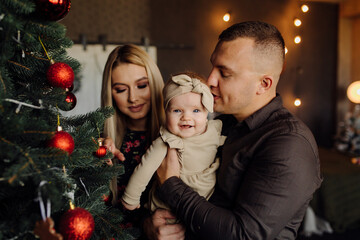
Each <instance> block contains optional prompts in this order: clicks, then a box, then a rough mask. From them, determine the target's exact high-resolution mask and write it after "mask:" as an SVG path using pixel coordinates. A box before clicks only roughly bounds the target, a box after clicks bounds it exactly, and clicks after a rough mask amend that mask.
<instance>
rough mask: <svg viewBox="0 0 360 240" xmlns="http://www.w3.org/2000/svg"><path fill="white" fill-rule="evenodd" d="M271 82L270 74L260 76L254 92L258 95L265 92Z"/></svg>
mask: <svg viewBox="0 0 360 240" xmlns="http://www.w3.org/2000/svg"><path fill="white" fill-rule="evenodd" d="M272 84H273V78H272V76H269V75H265V76H263V77H262V79H261V82H260V84H259V88H258V91H257V92H256V93H257V94H258V95H260V94H263V93H265V92H266V91H268V90H269V89H270V88H271V86H272Z"/></svg>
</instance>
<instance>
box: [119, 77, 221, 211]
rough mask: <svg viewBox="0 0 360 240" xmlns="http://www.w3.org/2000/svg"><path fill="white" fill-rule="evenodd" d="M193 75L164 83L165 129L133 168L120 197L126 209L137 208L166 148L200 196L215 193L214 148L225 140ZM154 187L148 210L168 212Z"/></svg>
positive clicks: (207, 95) (209, 99)
mask: <svg viewBox="0 0 360 240" xmlns="http://www.w3.org/2000/svg"><path fill="white" fill-rule="evenodd" d="M201 80H203V78H201V77H200V76H198V75H197V74H196V73H192V72H189V73H185V74H177V75H175V76H173V77H172V78H171V79H170V80H168V82H167V83H166V84H165V87H164V90H163V93H164V107H165V113H166V124H165V125H166V128H165V127H162V128H161V129H160V137H159V138H157V139H156V140H155V141H154V142H153V143H152V145H151V146H150V148H149V149H148V150H147V152H146V153H145V154H144V156H143V157H142V159H141V163H139V165H138V166H137V167H136V169H135V171H134V173H133V174H132V176H131V178H130V180H129V183H128V185H127V187H126V189H125V192H124V195H123V196H122V203H123V205H124V207H125V208H127V209H128V210H134V209H136V208H138V207H139V206H140V205H139V204H140V196H141V193H142V192H143V191H144V190H145V188H146V186H147V184H148V183H149V181H150V180H151V178H152V176H153V174H154V173H155V172H156V170H157V169H158V167H159V166H160V164H161V162H162V161H163V159H164V157H165V156H166V154H167V148H168V146H169V147H170V148H175V149H177V152H178V157H179V162H180V178H181V179H182V180H183V181H184V183H186V184H187V185H188V186H190V187H191V188H193V189H194V190H195V191H197V192H198V193H199V194H200V195H201V196H203V197H205V198H206V199H209V198H210V196H211V194H212V193H213V191H214V186H215V181H216V170H217V169H218V167H219V160H218V159H216V160H215V155H216V152H217V148H218V147H219V146H221V145H222V144H223V143H224V141H225V137H224V136H221V128H222V122H221V121H220V120H208V119H207V116H208V113H209V112H213V104H214V102H213V96H212V94H211V92H210V89H209V88H208V87H207V86H206V85H205V84H204V83H202V82H201ZM155 189H156V184H155V185H153V187H152V189H151V191H150V200H149V205H150V209H151V211H155V210H156V209H157V208H165V209H168V208H167V206H166V205H165V204H164V203H163V202H162V201H161V200H160V199H158V198H157V196H156V194H155Z"/></svg>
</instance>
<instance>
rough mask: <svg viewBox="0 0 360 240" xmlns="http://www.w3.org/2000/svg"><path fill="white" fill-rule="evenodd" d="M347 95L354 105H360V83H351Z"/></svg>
mask: <svg viewBox="0 0 360 240" xmlns="http://www.w3.org/2000/svg"><path fill="white" fill-rule="evenodd" d="M346 95H347V97H348V98H349V99H350V101H352V102H353V103H360V81H356V82H353V83H351V84H350V85H349V87H348V88H347V92H346Z"/></svg>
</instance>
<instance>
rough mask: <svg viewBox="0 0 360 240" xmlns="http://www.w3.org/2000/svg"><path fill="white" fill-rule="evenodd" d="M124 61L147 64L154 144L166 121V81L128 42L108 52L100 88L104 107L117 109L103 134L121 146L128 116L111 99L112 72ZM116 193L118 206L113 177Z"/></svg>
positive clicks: (149, 129) (149, 135)
mask: <svg viewBox="0 0 360 240" xmlns="http://www.w3.org/2000/svg"><path fill="white" fill-rule="evenodd" d="M122 63H130V64H135V65H138V66H141V67H144V68H145V70H146V73H147V77H148V80H149V86H150V94H151V107H150V112H149V117H148V121H147V126H146V137H147V141H148V142H149V143H151V142H152V141H153V140H155V138H156V137H157V136H158V134H159V129H160V126H161V125H162V124H163V123H164V120H165V114H164V109H163V107H162V106H163V95H162V89H163V87H164V81H163V78H162V76H161V73H160V71H159V68H158V67H157V65H156V64H155V62H154V61H153V60H152V59H151V58H150V56H149V55H148V54H147V53H146V52H145V51H144V50H142V49H141V48H140V47H138V46H136V45H133V44H128V45H123V46H118V47H116V48H115V49H114V50H113V51H112V52H111V53H110V55H109V57H108V59H107V62H106V64H105V69H104V73H103V80H102V88H101V106H102V107H106V106H111V107H113V108H114V109H115V114H114V115H113V116H112V117H110V118H108V119H107V120H106V121H105V125H104V137H110V138H111V139H112V140H113V141H114V142H115V146H116V147H117V148H118V149H120V148H121V145H122V140H123V138H124V135H125V131H126V127H127V126H126V121H125V120H126V118H127V117H126V116H125V115H124V114H123V113H122V112H121V111H120V110H119V109H118V108H117V106H116V103H115V101H114V100H113V98H112V91H111V74H112V70H113V69H115V68H116V67H117V66H119V65H120V64H122ZM110 189H111V191H112V193H113V199H112V204H113V205H115V204H116V202H117V199H118V193H117V179H116V178H114V179H113V180H112V181H111V183H110Z"/></svg>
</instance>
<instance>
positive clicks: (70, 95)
mask: <svg viewBox="0 0 360 240" xmlns="http://www.w3.org/2000/svg"><path fill="white" fill-rule="evenodd" d="M65 101H66V102H67V103H71V104H70V109H68V110H69V111H70V110H72V109H73V108H74V107H75V106H76V102H77V100H76V97H75V95H74V94H73V93H72V92H67V93H66V98H65Z"/></svg>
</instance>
